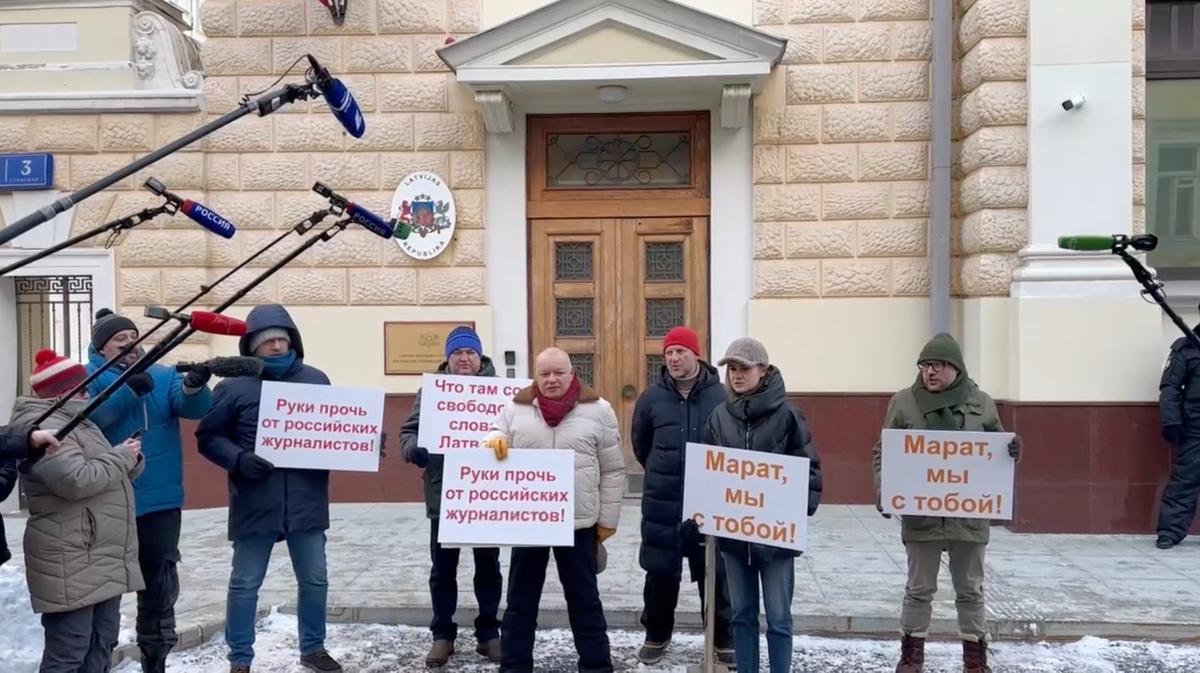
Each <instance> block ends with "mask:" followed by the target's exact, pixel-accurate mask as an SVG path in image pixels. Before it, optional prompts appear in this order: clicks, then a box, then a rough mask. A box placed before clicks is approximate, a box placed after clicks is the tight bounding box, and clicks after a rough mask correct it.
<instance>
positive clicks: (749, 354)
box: [717, 337, 771, 367]
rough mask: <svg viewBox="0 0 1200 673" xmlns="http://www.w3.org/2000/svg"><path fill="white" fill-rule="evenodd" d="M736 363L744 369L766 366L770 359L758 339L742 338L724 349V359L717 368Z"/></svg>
mask: <svg viewBox="0 0 1200 673" xmlns="http://www.w3.org/2000/svg"><path fill="white" fill-rule="evenodd" d="M730 362H737V363H739V364H742V365H744V366H746V367H753V366H754V365H762V366H764V367H765V366H767V365H769V364H771V360H770V358H768V357H767V347H766V346H763V345H762V342H761V341H759V340H758V339H752V338H750V337H742V338H740V339H734V341H733V343H731V344H729V348H727V349H725V357H723V358H721V361H720V362H718V363H717V366H718V367H722V366H724V365H727V364H729V363H730Z"/></svg>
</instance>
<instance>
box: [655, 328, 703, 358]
mask: <svg viewBox="0 0 1200 673" xmlns="http://www.w3.org/2000/svg"><path fill="white" fill-rule="evenodd" d="M671 346H683V347H684V348H686V349H688V350H690V351H691V352H693V353H695V354H696V355H697V356H699V355H700V339H699V338H697V337H696V333H695V332H693V331H692V329H691V328H690V327H684V326H682V325H680V326H679V327H672V328H671V331H670V332H667V336H665V337H663V352H666V350H667V349H668V348H670V347H671Z"/></svg>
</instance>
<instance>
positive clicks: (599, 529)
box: [596, 526, 617, 542]
mask: <svg viewBox="0 0 1200 673" xmlns="http://www.w3.org/2000/svg"><path fill="white" fill-rule="evenodd" d="M616 534H617V529H616V528H605V527H604V526H596V540H597V541H599V542H604V541H605V540H607V539H608V538H610V537H612V536H614V535H616Z"/></svg>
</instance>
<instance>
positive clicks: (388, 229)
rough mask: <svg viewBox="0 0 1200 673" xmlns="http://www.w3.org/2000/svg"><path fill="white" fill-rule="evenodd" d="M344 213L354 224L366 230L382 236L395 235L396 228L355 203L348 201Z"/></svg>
mask: <svg viewBox="0 0 1200 673" xmlns="http://www.w3.org/2000/svg"><path fill="white" fill-rule="evenodd" d="M346 214H347V215H349V216H350V219H351V220H353V221H354V223H355V224H358V225H360V226H362V227H363V228H364V229H366V230H367V231H369V232H371V233H373V234H375V235H376V236H382V237H384V238H391V237H392V236H395V235H396V229H395V227H393V226H392V225H390V224H388V223H387V222H384V221H383V218H382V217H380V216H378V215H376V214H375V213H372V212H371V211H369V210H367V209H366V208H363V207H362V206H360V205H358V204H357V203H349V204H347V205H346Z"/></svg>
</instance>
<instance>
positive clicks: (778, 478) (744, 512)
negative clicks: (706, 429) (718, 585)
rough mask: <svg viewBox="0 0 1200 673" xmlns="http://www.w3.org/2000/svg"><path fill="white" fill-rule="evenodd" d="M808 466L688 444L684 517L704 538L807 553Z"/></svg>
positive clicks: (784, 458)
mask: <svg viewBox="0 0 1200 673" xmlns="http://www.w3.org/2000/svg"><path fill="white" fill-rule="evenodd" d="M808 462H809V461H808V459H807V458H799V457H796V456H785V455H782V454H778V453H765V452H763V451H746V450H744V449H729V448H725V447H720V446H709V445H707V444H697V443H694V442H688V443H687V456H686V458H685V476H684V482H683V517H684V519H690V518H693V517H694V518H695V519H696V523H697V524H698V525H699V528H700V532H701V533H702V534H704V535H713V536H716V537H725V538H730V539H733V540H744V541H746V542H757V543H759V544H765V545H771V546H773V547H786V548H788V549H794V550H796V551H804V545H805V542H806V540H807V537H808Z"/></svg>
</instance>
